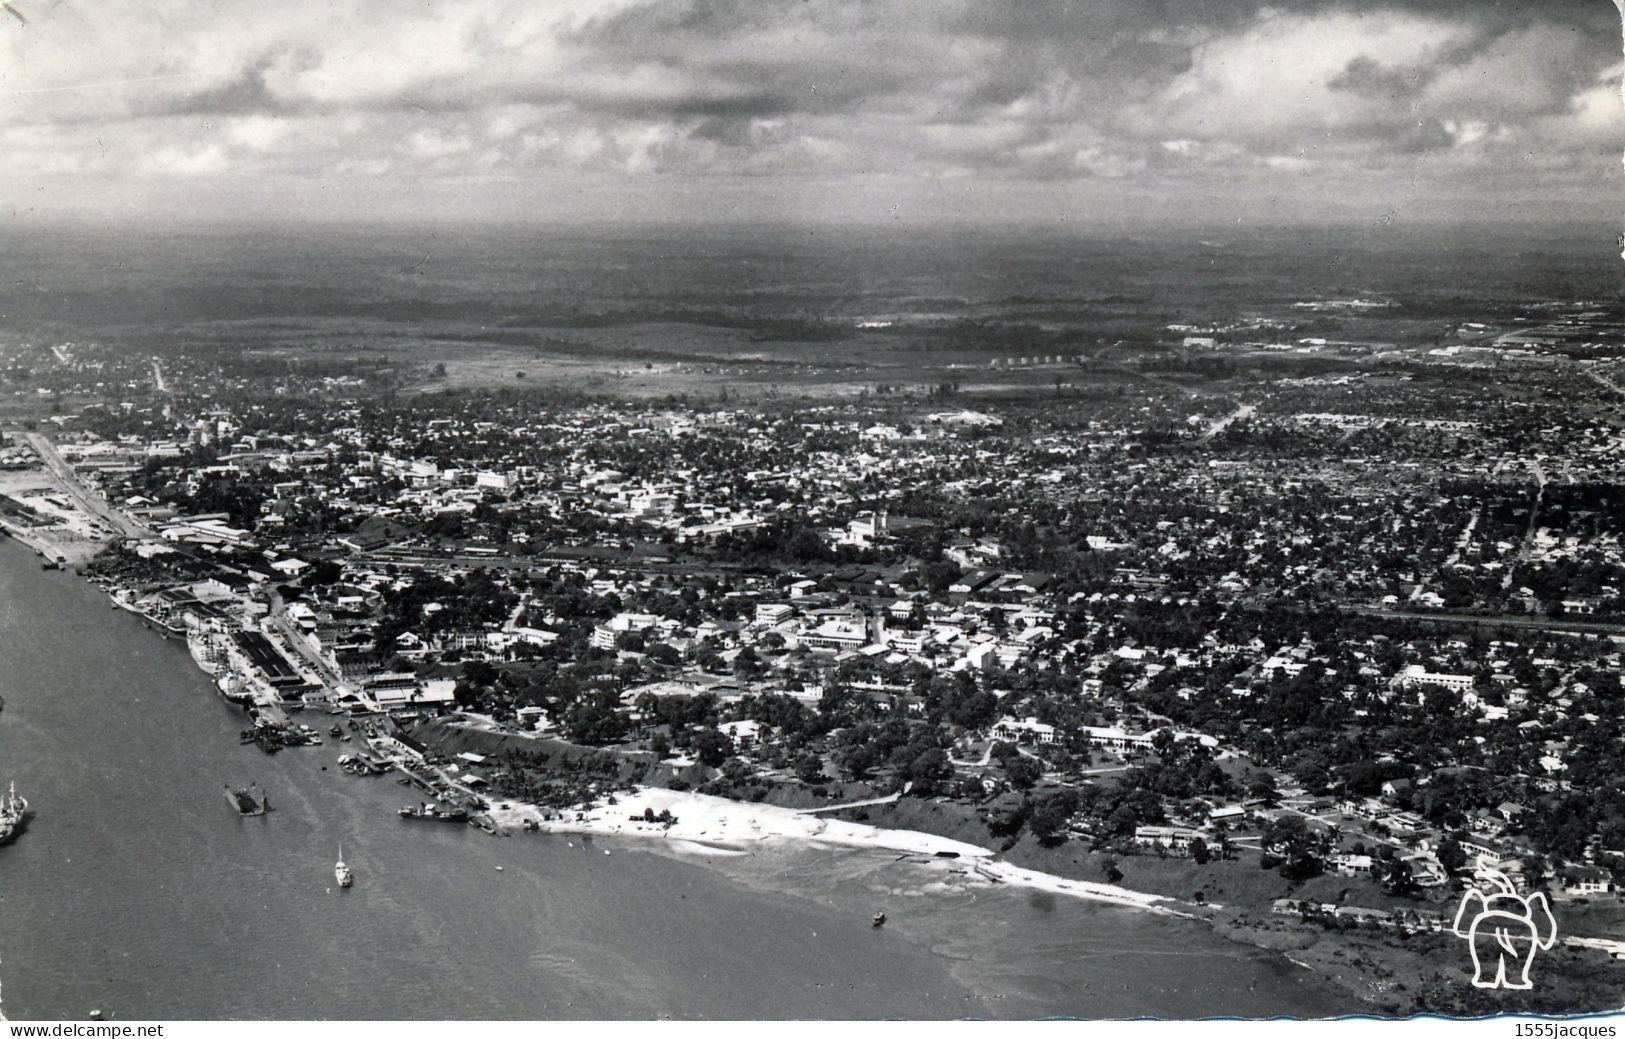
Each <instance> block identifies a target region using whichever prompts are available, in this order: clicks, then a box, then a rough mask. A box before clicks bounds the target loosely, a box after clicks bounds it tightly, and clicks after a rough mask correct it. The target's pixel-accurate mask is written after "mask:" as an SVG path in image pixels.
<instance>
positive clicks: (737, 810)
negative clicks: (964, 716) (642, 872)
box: [487, 787, 1189, 916]
mask: <svg viewBox="0 0 1625 1039" xmlns="http://www.w3.org/2000/svg"><path fill="white" fill-rule="evenodd" d="M646 811H647V812H652V813H653V814H655V815H657V816H658V815H659V814H660V813H661V812H663V811H669V812H670V813H671V814H672V816H673V817H674V818H675V821H674V822H673V823H671V824H670V825H669V826H668V825H666V824H664V823H659V822H648V821H647V820H645V818H644V813H645V812H646ZM487 814H488V815H489V817H490V819H491V822H492V823H493V824H494V825H495V826H496V827H497V828H498V830H500V831H515V830H522V829H524V827H525V824H526V821H527V820H528V821H530V822H531V823H532V824H534V826H535V827H536V829H538V830H539V831H540V832H543V833H558V834H583V835H592V836H606V837H608V836H615V837H641V838H645V839H650V840H658V841H661V842H663V843H664V844H666V845H667V846H669V847H670V848H671V850H673V851H677V852H684V851H687V852H702V851H703V852H708V853H712V854H738V853H740V852H743V851H747V850H748V849H749V848H750V847H751V846H752V845H755V844H759V843H762V842H770V841H782V842H790V841H799V842H805V843H809V844H823V845H834V846H839V847H847V848H868V849H872V850H875V851H882V852H892V853H895V854H896V855H898V856H910V857H918V858H920V859H925V860H928V861H933V862H939V863H941V864H942V866H943V868H944V870H945V872H947V871H952V873H953V874H954V875H955V876H956V877H957V878H959V879H960V880H961V882H962V883H964V884H966V885H982V886H988V885H994V884H1011V885H1014V886H1017V887H1023V888H1030V889H1033V890H1037V891H1044V892H1049V893H1051V894H1054V895H1062V896H1067V897H1072V898H1079V899H1085V900H1089V901H1095V902H1107V903H1111V904H1113V905H1120V906H1128V907H1131V908H1136V909H1144V910H1147V911H1149V912H1154V913H1165V914H1169V915H1175V916H1186V915H1189V914H1186V913H1184V912H1182V911H1181V910H1180V909H1179V908H1178V903H1177V902H1175V901H1174V900H1172V899H1168V898H1164V897H1162V896H1160V895H1150V894H1145V893H1143V892H1139V891H1130V890H1128V889H1127V888H1121V887H1115V886H1113V885H1110V884H1097V883H1093V882H1090V881H1084V880H1068V879H1066V878H1063V877H1057V876H1054V875H1052V874H1049V873H1040V872H1038V871H1036V870H1030V869H1023V868H1021V867H1019V866H1013V865H1011V864H1009V863H1007V862H1003V861H1000V860H999V859H998V858H997V857H996V856H995V855H994V853H993V852H991V851H989V850H988V849H986V848H982V847H978V846H977V845H974V844H966V843H964V842H963V841H955V840H950V839H948V838H946V837H938V836H936V835H935V834H929V833H921V832H919V831H916V830H891V829H885V828H882V827H878V826H865V825H863V824H861V823H852V822H847V821H845V820H841V819H830V818H827V817H825V816H822V815H815V814H812V813H809V812H800V811H796V810H794V809H789V808H781V807H778V806H776V805H766V804H749V803H745V802H741V801H730V800H728V799H727V798H723V797H713V796H710V795H708V794H697V793H689V792H679V791H675V790H666V789H662V788H659V787H642V788H639V789H637V790H636V791H634V792H632V793H623V794H619V795H617V796H616V803H615V804H607V803H604V802H599V803H596V804H594V805H593V806H592V807H591V808H590V809H587V810H582V811H569V812H565V813H562V815H557V816H555V817H554V818H551V819H549V818H547V817H546V813H544V812H543V811H542V810H541V809H540V808H538V807H537V806H536V805H532V804H526V803H523V802H516V801H501V802H496V803H493V805H492V807H491V809H490V811H489V812H488V813H487Z"/></svg>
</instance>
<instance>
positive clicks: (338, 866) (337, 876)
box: [333, 845, 355, 887]
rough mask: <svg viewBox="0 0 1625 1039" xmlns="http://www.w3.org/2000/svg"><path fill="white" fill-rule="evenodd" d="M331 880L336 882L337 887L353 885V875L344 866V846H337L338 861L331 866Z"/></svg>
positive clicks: (348, 868) (347, 867)
mask: <svg viewBox="0 0 1625 1039" xmlns="http://www.w3.org/2000/svg"><path fill="white" fill-rule="evenodd" d="M333 879H334V880H336V881H338V883H339V887H349V886H350V885H351V884H354V883H355V873H354V872H353V871H352V870H351V869H350V867H349V866H346V865H345V864H344V846H343V845H340V846H339V860H338V862H336V863H334V864H333Z"/></svg>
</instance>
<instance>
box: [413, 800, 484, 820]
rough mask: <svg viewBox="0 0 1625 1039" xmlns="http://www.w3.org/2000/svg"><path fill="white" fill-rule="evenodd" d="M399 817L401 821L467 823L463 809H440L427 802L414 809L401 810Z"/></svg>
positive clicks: (466, 814) (466, 816)
mask: <svg viewBox="0 0 1625 1039" xmlns="http://www.w3.org/2000/svg"><path fill="white" fill-rule="evenodd" d="M400 816H401V818H402V819H428V820H431V821H433V822H442V823H466V822H468V812H467V811H465V810H464V809H461V808H442V807H440V806H439V805H437V804H429V803H428V802H427V801H425V802H423V803H422V804H420V805H418V806H417V807H416V808H402V809H401V810H400Z"/></svg>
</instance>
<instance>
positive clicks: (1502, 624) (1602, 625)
mask: <svg viewBox="0 0 1625 1039" xmlns="http://www.w3.org/2000/svg"><path fill="white" fill-rule="evenodd" d="M1344 609H1345V610H1346V611H1347V612H1349V613H1362V614H1365V615H1366V616H1369V617H1393V618H1396V619H1400V620H1413V621H1427V622H1429V623H1433V624H1456V625H1462V626H1467V627H1473V626H1477V625H1483V626H1485V627H1490V628H1534V629H1537V630H1540V631H1583V632H1588V633H1593V634H1597V635H1625V624H1609V623H1607V622H1604V621H1585V620H1568V619H1566V618H1563V617H1529V616H1524V615H1519V614H1499V615H1488V616H1485V615H1480V614H1472V613H1423V612H1421V611H1411V610H1385V609H1381V608H1380V607H1376V606H1346V607H1344Z"/></svg>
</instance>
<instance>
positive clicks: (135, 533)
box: [27, 433, 156, 538]
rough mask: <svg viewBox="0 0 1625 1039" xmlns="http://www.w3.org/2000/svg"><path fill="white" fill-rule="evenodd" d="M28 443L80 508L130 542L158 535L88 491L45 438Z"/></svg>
mask: <svg viewBox="0 0 1625 1039" xmlns="http://www.w3.org/2000/svg"><path fill="white" fill-rule="evenodd" d="M27 437H28V443H29V444H30V445H31V446H32V447H33V448H34V450H35V452H37V453H38V454H39V456H40V461H42V462H44V463H45V468H46V469H48V470H49V471H50V473H51V475H52V476H55V477H56V479H57V482H58V483H60V484H61V485H62V489H63V490H65V491H67V492H68V494H69V495H70V496H72V498H73V499H74V500H75V501H76V502H78V503H79V507H80V508H82V509H84V510H85V511H86V512H88V513H90V514H91V515H92V516H95V517H96V518H97V519H99V520H101V521H102V522H103V523H105V524H107V526H108V527H109V528H110V529H112V530H114V531H116V532H118V533H119V534H122V535H123V536H125V537H127V538H151V537H155V536H156V535H154V534H153V532H152V531H151V530H148V529H147V528H146V527H144V526H142V525H141V524H139V523H137V522H135V521H134V520H132V519H130V518H129V517H128V516H126V515H124V514H123V513H122V512H119V511H118V510H117V509H115V508H113V507H112V506H111V505H109V504H108V503H107V499H105V498H103V497H102V496H101V495H100V494H97V493H96V492H95V491H93V490H91V489H90V488H89V487H86V486H85V484H84V482H83V481H81V480H80V479H79V474H78V473H75V472H74V471H73V466H71V465H69V464H68V463H67V462H65V461H63V459H62V456H61V455H60V454H58V453H57V450H56V445H55V444H53V443H51V441H50V440H48V439H46V437H45V436H44V435H43V434H40V433H29V434H27Z"/></svg>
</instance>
